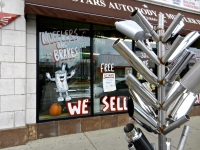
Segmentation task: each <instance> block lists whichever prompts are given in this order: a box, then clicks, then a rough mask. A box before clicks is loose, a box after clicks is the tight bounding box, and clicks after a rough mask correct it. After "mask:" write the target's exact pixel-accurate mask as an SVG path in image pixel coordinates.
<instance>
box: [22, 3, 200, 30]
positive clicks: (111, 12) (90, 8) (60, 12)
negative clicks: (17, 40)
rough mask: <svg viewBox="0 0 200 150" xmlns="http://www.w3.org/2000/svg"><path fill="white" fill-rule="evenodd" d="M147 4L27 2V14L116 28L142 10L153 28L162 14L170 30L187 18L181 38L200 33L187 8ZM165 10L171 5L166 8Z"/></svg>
mask: <svg viewBox="0 0 200 150" xmlns="http://www.w3.org/2000/svg"><path fill="white" fill-rule="evenodd" d="M163 1H164V0H163ZM167 1H168V0H166V2H167ZM170 1H171V2H173V3H175V2H178V1H177V0H176V1H175V0H170ZM147 2H148V1H147ZM147 2H146V3H144V2H140V1H133V0H132V1H131V0H124V1H121V0H58V1H56V3H52V2H51V1H48V2H47V1H35V0H26V1H25V4H26V5H25V13H32V14H40V15H44V16H45V15H46V16H52V17H59V18H66V19H73V20H84V21H86V22H93V23H100V24H105V25H112V26H114V23H115V22H116V21H120V20H126V19H130V17H129V16H130V14H131V13H132V12H133V11H135V10H140V11H141V12H142V14H143V15H144V16H145V17H146V18H147V19H148V20H149V21H150V23H152V24H153V25H157V24H158V14H159V13H160V12H161V13H163V14H164V17H165V25H166V26H169V25H170V23H171V22H172V21H173V19H174V18H175V16H176V15H177V14H178V13H181V14H182V15H184V21H185V26H184V29H182V33H181V34H186V33H188V32H189V31H190V30H200V19H199V14H194V13H188V12H186V11H184V8H183V9H182V10H177V9H172V8H169V7H163V6H159V5H154V4H150V3H147ZM167 3H168V2H167ZM168 4H170V3H168ZM182 5H183V6H184V7H187V8H188V7H189V8H192V9H196V7H197V6H198V7H199V5H198V1H195V3H194V1H191V0H183V4H182ZM45 6H46V7H45ZM165 6H169V5H167V4H166V5H165ZM179 8H180V7H179ZM51 10H52V11H51ZM188 29H190V30H188Z"/></svg>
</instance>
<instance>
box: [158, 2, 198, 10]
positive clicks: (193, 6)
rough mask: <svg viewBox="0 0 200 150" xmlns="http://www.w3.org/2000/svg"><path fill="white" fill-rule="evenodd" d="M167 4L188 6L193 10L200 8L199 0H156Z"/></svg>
mask: <svg viewBox="0 0 200 150" xmlns="http://www.w3.org/2000/svg"><path fill="white" fill-rule="evenodd" d="M154 1H159V2H162V3H166V4H172V5H174V6H179V7H182V8H188V9H192V10H197V11H198V10H200V1H197V0H154Z"/></svg>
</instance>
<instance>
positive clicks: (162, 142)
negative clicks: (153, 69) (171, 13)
mask: <svg viewBox="0 0 200 150" xmlns="http://www.w3.org/2000/svg"><path fill="white" fill-rule="evenodd" d="M157 29H158V35H159V37H160V39H161V37H162V36H163V33H164V15H163V14H162V13H159V15H158V27H157ZM157 49H158V58H159V59H161V58H162V57H163V56H164V54H165V46H164V44H163V43H162V42H161V40H159V42H158V46H157ZM157 75H158V81H160V83H161V84H160V86H159V87H158V88H157V95H158V101H159V102H160V104H162V103H163V102H164V100H165V86H164V85H163V84H162V81H163V79H164V76H165V64H162V63H161V64H160V65H159V66H158V70H157ZM158 120H159V126H160V127H162V126H163V125H164V124H165V111H164V110H162V109H159V110H158ZM158 149H159V150H166V149H167V147H166V137H165V135H164V134H162V133H160V134H159V135H158Z"/></svg>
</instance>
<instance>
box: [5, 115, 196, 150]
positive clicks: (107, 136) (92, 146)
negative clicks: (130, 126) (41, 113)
mask: <svg viewBox="0 0 200 150" xmlns="http://www.w3.org/2000/svg"><path fill="white" fill-rule="evenodd" d="M184 125H188V126H189V127H190V130H189V134H188V137H187V140H186V144H185V150H199V149H200V116H194V117H191V118H190V121H188V122H187V123H185V124H184ZM184 125H182V126H181V128H177V129H176V130H174V131H172V132H170V133H169V134H167V135H166V137H167V138H171V145H172V146H171V150H176V149H177V146H178V143H179V140H180V136H181V133H182V129H183V127H184ZM136 126H137V127H139V128H140V129H142V131H143V133H144V134H145V136H146V137H147V139H148V140H149V142H150V143H155V144H156V145H157V144H158V138H157V137H158V136H157V135H155V134H153V133H148V132H146V131H145V130H144V129H143V128H142V127H140V126H139V125H136ZM123 128H124V127H123V126H122V127H116V128H111V129H104V130H97V131H90V132H84V133H78V134H70V135H65V136H60V137H51V138H44V139H39V140H35V141H29V142H28V143H27V144H26V145H21V146H16V147H10V148H4V149H2V150H47V149H48V150H128V148H127V145H128V143H127V142H126V140H125V133H124V131H123ZM156 149H157V150H158V147H157V146H156Z"/></svg>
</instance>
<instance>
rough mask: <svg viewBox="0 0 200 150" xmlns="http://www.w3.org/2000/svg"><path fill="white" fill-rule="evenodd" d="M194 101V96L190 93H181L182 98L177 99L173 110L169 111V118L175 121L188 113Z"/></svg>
mask: <svg viewBox="0 0 200 150" xmlns="http://www.w3.org/2000/svg"><path fill="white" fill-rule="evenodd" d="M195 100H196V97H195V94H193V93H191V92H189V93H183V94H182V96H181V97H180V98H179V99H178V101H177V103H176V104H175V106H174V108H173V109H172V110H171V112H170V114H169V118H170V119H171V120H173V121H176V120H178V119H179V118H181V117H182V116H184V115H186V114H187V113H188V112H189V111H190V109H191V107H192V106H193V104H194V102H195Z"/></svg>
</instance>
